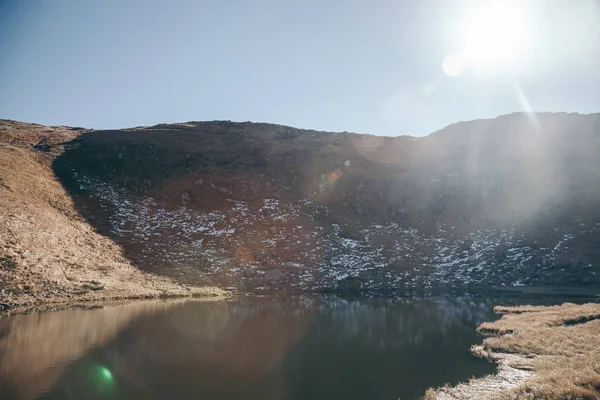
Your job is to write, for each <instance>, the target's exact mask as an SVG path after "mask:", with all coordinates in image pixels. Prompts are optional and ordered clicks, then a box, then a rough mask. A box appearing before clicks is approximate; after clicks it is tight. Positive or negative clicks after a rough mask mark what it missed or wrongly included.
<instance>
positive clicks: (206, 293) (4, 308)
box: [0, 287, 232, 315]
mask: <svg viewBox="0 0 600 400" xmlns="http://www.w3.org/2000/svg"><path fill="white" fill-rule="evenodd" d="M184 290H185V291H184ZM231 296H232V293H231V292H228V291H226V290H223V289H219V288H217V287H192V288H185V289H182V291H171V292H166V293H159V294H156V293H145V294H143V293H141V294H137V293H129V294H115V293H88V294H83V295H77V296H75V297H61V296H56V297H48V298H44V297H34V298H31V297H29V296H27V297H25V296H17V297H16V298H15V299H10V300H8V301H7V300H5V299H0V315H1V314H3V313H7V312H8V313H14V312H15V310H20V309H24V308H25V309H27V310H29V309H38V308H39V309H42V311H43V310H44V309H46V308H49V309H50V310H54V309H56V308H59V309H67V308H80V307H81V306H83V308H88V306H89V308H94V307H95V306H97V305H98V304H99V303H102V304H105V303H118V302H123V303H128V302H135V301H152V300H165V301H166V300H178V299H181V300H186V299H197V300H217V299H226V298H229V297H231ZM50 310H49V311H50Z"/></svg>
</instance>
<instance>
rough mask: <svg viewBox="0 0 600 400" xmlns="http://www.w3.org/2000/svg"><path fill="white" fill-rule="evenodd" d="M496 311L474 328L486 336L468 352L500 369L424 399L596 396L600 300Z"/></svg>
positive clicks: (598, 393)
mask: <svg viewBox="0 0 600 400" xmlns="http://www.w3.org/2000/svg"><path fill="white" fill-rule="evenodd" d="M494 310H495V311H496V312H497V313H499V314H503V316H502V318H501V319H499V320H498V321H495V322H485V323H483V324H482V325H481V326H480V327H479V328H478V331H479V332H480V333H482V334H484V335H486V336H487V337H486V338H485V339H484V341H483V344H482V345H480V346H473V347H472V349H471V350H472V352H473V354H474V355H476V356H478V357H482V358H486V359H488V360H490V361H491V362H495V363H497V364H498V372H497V373H496V374H494V375H490V376H486V377H484V378H481V379H474V380H471V381H470V382H468V383H463V384H459V385H457V386H454V387H448V386H446V387H443V388H439V389H429V390H428V391H427V392H426V394H425V399H426V400H434V399H436V400H450V399H483V400H485V399H490V400H492V399H498V400H517V399H600V304H594V303H588V304H582V305H576V304H571V303H564V304H562V305H559V306H520V307H500V306H499V307H496V308H495V309H494Z"/></svg>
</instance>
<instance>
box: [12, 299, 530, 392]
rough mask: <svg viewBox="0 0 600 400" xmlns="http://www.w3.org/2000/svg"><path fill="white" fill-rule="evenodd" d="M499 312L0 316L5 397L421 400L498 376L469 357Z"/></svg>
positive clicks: (435, 306) (307, 307) (134, 310)
mask: <svg viewBox="0 0 600 400" xmlns="http://www.w3.org/2000/svg"><path fill="white" fill-rule="evenodd" d="M515 302H520V303H531V301H526V299H524V300H521V301H510V303H515ZM499 303H504V304H506V303H507V301H501V300H498V299H496V300H494V299H486V298H480V297H451V298H422V299H393V300H391V299H340V298H311V297H292V298H260V297H258V298H257V297H249V298H234V299H229V300H226V301H164V302H163V301H147V302H135V303H128V304H124V305H108V306H103V307H99V308H95V309H91V310H87V309H85V310H84V309H69V310H63V311H53V312H35V313H29V314H21V315H13V316H9V315H6V314H5V315H2V316H0V399H3V400H12V399H16V400H29V399H45V400H50V399H52V400H54V399H127V400H135V399H344V400H350V399H391V400H397V399H401V400H407V399H416V398H419V397H420V396H422V395H423V393H424V392H425V390H426V389H427V388H428V387H431V386H441V385H443V384H445V383H450V384H453V383H457V382H459V381H465V380H468V379H469V378H471V377H473V376H475V377H479V376H483V375H485V374H488V373H491V372H493V371H494V366H493V365H490V364H489V363H488V362H487V361H484V360H481V359H477V358H475V357H473V356H472V355H471V354H470V352H469V348H470V346H471V345H473V344H478V343H481V340H482V337H481V336H480V335H479V334H478V333H476V331H475V328H476V327H477V326H478V325H479V324H480V323H482V322H484V321H491V320H494V319H496V318H497V316H496V315H495V314H494V312H493V306H494V305H497V304H499Z"/></svg>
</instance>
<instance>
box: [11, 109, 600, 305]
mask: <svg viewBox="0 0 600 400" xmlns="http://www.w3.org/2000/svg"><path fill="white" fill-rule="evenodd" d="M66 131H68V132H75V133H73V134H72V137H69V138H66V139H70V140H69V141H68V142H67V141H66V140H64V139H62V141H63V142H64V149H65V150H64V151H61V152H60V154H58V153H57V154H58V155H57V157H56V158H54V159H53V160H54V161H53V164H52V167H53V170H54V173H55V174H56V176H57V177H58V178H59V179H60V181H61V183H62V184H63V185H64V187H65V188H66V189H67V191H68V193H69V195H70V197H71V199H72V201H73V204H74V206H75V209H76V210H77V213H78V214H80V215H82V216H83V217H84V218H85V220H86V221H87V222H88V223H90V224H91V225H92V226H93V227H94V228H95V229H97V231H98V232H99V233H101V234H102V235H104V236H106V237H108V238H110V239H111V240H113V241H115V242H117V243H118V244H119V245H120V246H121V247H122V249H123V250H124V255H125V257H126V258H127V259H129V260H131V261H132V262H133V263H134V264H135V265H137V266H138V267H139V268H142V269H144V270H146V271H150V272H155V273H159V274H164V275H168V276H171V277H174V278H176V279H177V280H178V281H180V282H184V283H189V284H207V283H215V284H219V285H222V286H235V287H236V288H238V289H239V290H242V291H252V292H265V291H281V290H285V291H302V292H306V291H311V292H315V291H316V292H322V291H374V292H390V291H392V292H401V293H406V292H423V291H425V292H429V291H445V290H452V289H459V290H463V289H473V288H487V287H491V286H502V285H506V286H515V285H516V286H519V285H543V286H577V287H584V286H589V287H593V286H594V285H598V283H600V275H599V274H598V273H599V272H600V266H599V264H598V261H597V260H598V259H599V257H600V250H598V249H599V247H598V244H599V243H600V207H599V206H600V174H598V172H597V171H600V155H599V154H600V115H598V114H592V115H578V114H564V113H563V114H538V115H537V116H535V118H533V117H532V116H530V115H527V114H511V115H506V116H502V117H498V118H496V119H492V120H480V121H472V122H461V123H458V124H454V125H451V126H449V127H447V128H445V129H443V130H441V131H439V132H435V133H433V134H431V135H429V136H427V137H423V138H413V137H409V136H402V137H393V138H392V137H378V136H373V135H358V134H353V133H347V132H343V133H327V132H317V131H309V130H301V129H295V128H290V127H286V126H280V125H270V124H256V123H234V122H228V121H213V122H188V123H182V124H171V125H167V124H163V125H157V126H154V127H141V128H133V129H125V130H116V131H94V130H90V131H73V130H68V129H67V130H66ZM32 144H33V145H34V147H33V148H32V147H31V145H32ZM28 145H29V146H30V148H29V150H28V151H34V152H35V153H36V154H37V153H40V152H41V151H52V149H53V148H54V146H56V145H55V144H51V143H50V144H45V143H41V144H38V143H37V142H36V143H29V144H28ZM35 145H37V151H35V150H34V149H35V148H36V147H35ZM21 146H25V147H26V145H21ZM44 146H45V147H44Z"/></svg>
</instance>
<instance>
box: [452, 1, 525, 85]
mask: <svg viewBox="0 0 600 400" xmlns="http://www.w3.org/2000/svg"><path fill="white" fill-rule="evenodd" d="M522 4H523V3H522V2H521V3H517V2H513V1H509V0H508V1H491V2H482V5H481V7H479V8H476V9H473V10H470V12H468V13H467V14H466V15H465V17H464V20H463V21H462V24H461V30H460V37H461V43H460V48H461V52H460V53H457V54H453V55H450V56H448V57H447V58H446V59H445V60H444V64H443V65H442V67H443V69H444V71H445V72H446V74H448V75H450V76H457V75H459V74H460V73H461V72H462V70H463V69H464V68H465V67H467V66H469V67H473V68H474V69H477V70H480V71H492V70H497V69H500V68H505V67H509V66H513V65H515V64H516V63H517V62H518V59H519V56H520V55H521V54H522V51H523V49H524V44H525V43H526V42H527V39H528V32H527V28H528V26H527V24H526V22H525V18H524V10H523V8H522Z"/></svg>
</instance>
